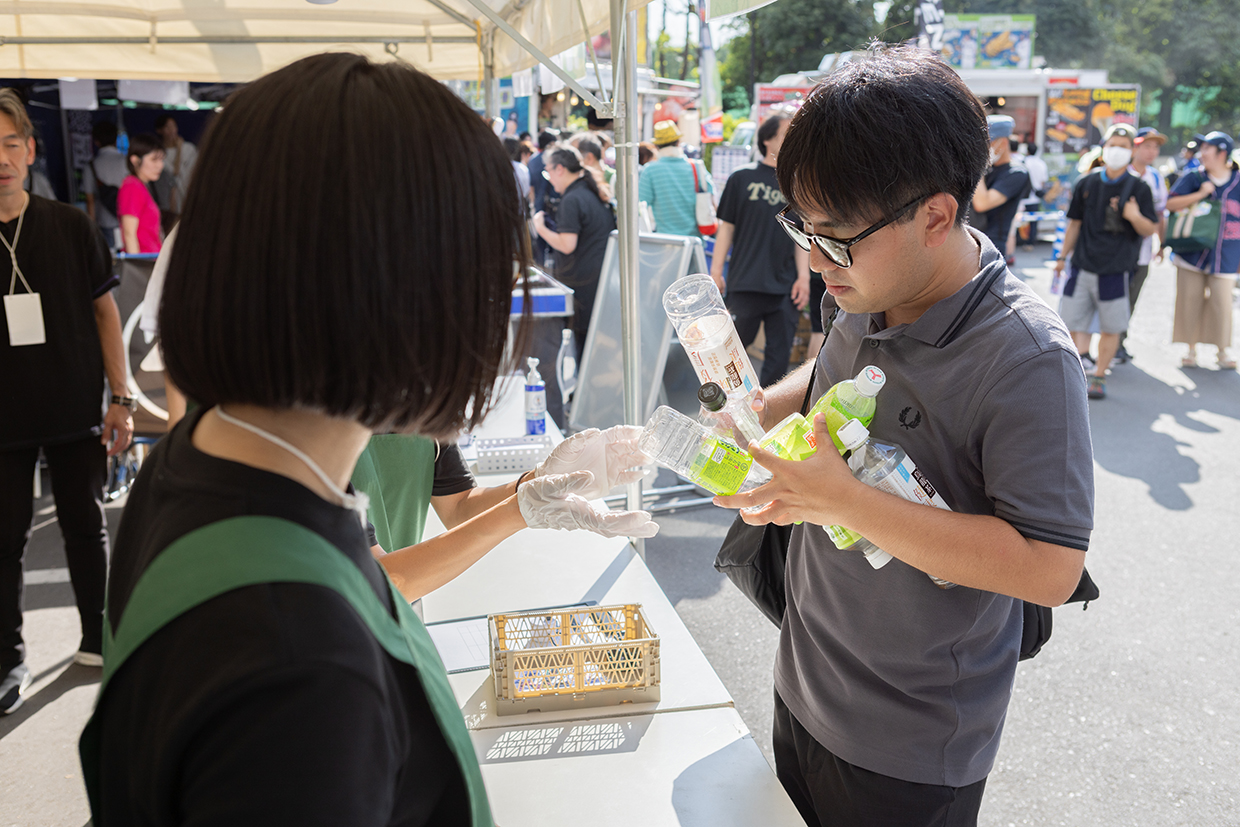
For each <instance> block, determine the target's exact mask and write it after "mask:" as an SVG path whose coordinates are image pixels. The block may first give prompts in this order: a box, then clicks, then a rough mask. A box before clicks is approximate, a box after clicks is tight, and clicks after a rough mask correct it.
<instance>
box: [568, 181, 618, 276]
mask: <svg viewBox="0 0 1240 827" xmlns="http://www.w3.org/2000/svg"><path fill="white" fill-rule="evenodd" d="M585 174H586V175H589V174H590V173H589V172H588V171H587V172H586V173H585ZM555 223H556V232H560V233H576V234H577V248H576V249H575V250H573V251H572V252H571V253H568V254H564V253H561V252H558V251H557V252H556V254H555V277H556V278H557V279H559V280H560V281H562V282H564V283H565V284H567V285H568V286H569V287H572V288H579V287H586V288H589V292H590V294H591V295H593V292H594V288H595V287H596V286H597V285H598V277H599V273H601V272H602V270H603V254H604V253H606V252H607V237H608V236H609V235H611V231H612V230H614V229H616V216H615V215H614V214H613V213H612V211H611V208H610V207H608V206H607V205H606V204H604V203H603V202H602V200H600V199H599V197H598V196H597V195H595V194H594V192H593V191H591V190H590V188H589V187H588V186H587V185H586V182H585V181H584V180H583V179H578V180H576V181H574V182H573V183H572V184H569V186H568V189H566V190H564V197H563V198H561V199H560V206H559V208H558V210H557V211H556V217H555Z"/></svg>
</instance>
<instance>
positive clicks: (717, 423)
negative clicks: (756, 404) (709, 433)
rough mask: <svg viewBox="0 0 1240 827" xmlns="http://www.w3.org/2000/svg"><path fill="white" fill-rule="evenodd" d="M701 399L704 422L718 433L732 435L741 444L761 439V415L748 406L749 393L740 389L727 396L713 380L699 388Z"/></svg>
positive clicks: (729, 436)
mask: <svg viewBox="0 0 1240 827" xmlns="http://www.w3.org/2000/svg"><path fill="white" fill-rule="evenodd" d="M698 401H699V402H701V403H702V409H703V410H702V413H701V416H700V417H699V419H700V421H701V423H702V424H703V425H705V426H706V427H707V428H711V429H713V430H714V431H715V433H717V434H719V435H721V436H726V437H728V438H730V439H733V440H734V441H735V442H736V444H737V445H739V446H740V447H741V448H748V447H749V443H750V442H755V441H757V440H760V439H762V433H763V431H762V425H761V423H759V422H758V415H757V414H756V413H754V410H753V408H751V407H750V406H749V397H748V396H745V395H742V394H741V393H740V392H739V391H738V392H737V393H736V394H735V395H734V396H728V395H727V394H726V393H724V391H723V388H721V387H719V386H718V385H717V384H715V383H714V382H707V383H706V384H705V385H703V386H702V387H700V388H698Z"/></svg>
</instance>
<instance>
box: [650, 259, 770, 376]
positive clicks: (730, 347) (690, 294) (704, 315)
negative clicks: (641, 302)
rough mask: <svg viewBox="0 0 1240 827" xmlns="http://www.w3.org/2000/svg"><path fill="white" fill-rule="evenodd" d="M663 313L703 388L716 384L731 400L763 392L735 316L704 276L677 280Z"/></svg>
mask: <svg viewBox="0 0 1240 827" xmlns="http://www.w3.org/2000/svg"><path fill="white" fill-rule="evenodd" d="M663 309H664V311H666V312H667V318H668V319H670V320H671V322H672V326H673V327H675V328H676V336H677V338H679V339H680V344H681V346H682V347H683V348H684V349H685V353H687V354H688V356H689V361H690V362H691V363H692V364H693V369H694V370H695V371H697V375H698V381H699V382H701V383H702V384H705V383H707V382H714V383H715V384H716V385H718V386H719V387H721V388H723V389H724V391H726V392H727V394H728V396H729V397H730V396H732V395H733V393H734V392H735V391H737V389H742V390H743V392H744V394H745V395H747V396H749V395H752V394H753V393H754V391H757V390H758V389H759V388H760V385H759V384H758V374H757V373H756V372H755V371H754V369H753V365H752V364H751V363H750V361H749V354H747V353H745V348H743V347H741V340H740V337H739V336H738V335H737V334H736V326H735V325H734V324H732V314H731V313H729V312H728V308H727V305H725V304H724V303H723V296H721V295H719V288H718V287H716V286H715V282H714V280H713V279H712V278H711V277H710V276H708V275H706V274H705V273H697V274H694V275H691V276H685V277H684V278H681V279H677V280H676V281H674V282H672V286H671V287H669V288H667V291H666V292H665V293H664V294H663Z"/></svg>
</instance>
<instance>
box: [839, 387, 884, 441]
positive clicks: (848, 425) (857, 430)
mask: <svg viewBox="0 0 1240 827" xmlns="http://www.w3.org/2000/svg"><path fill="white" fill-rule="evenodd" d="M880 375H881V371H880ZM879 387H882V386H881V385H880V386H879ZM836 436H838V437H839V438H840V442H841V443H843V445H844V447H845V448H847V449H848V450H849V451H855V450H857V449H858V448H860V447H861V446H862V445H864V444H865V441H866V440H867V439H869V438H870V429H869V428H867V427H865V426H864V425H862V424H861V420H860V419H850V420H848V421H847V422H845V423H844V424H843V425H841V426H840V429H839V430H838V431H836Z"/></svg>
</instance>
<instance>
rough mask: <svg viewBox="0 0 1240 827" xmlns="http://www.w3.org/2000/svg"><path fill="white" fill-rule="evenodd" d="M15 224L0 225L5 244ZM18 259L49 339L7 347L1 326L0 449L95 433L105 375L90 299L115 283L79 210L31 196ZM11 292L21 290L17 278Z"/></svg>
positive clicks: (0, 254)
mask: <svg viewBox="0 0 1240 827" xmlns="http://www.w3.org/2000/svg"><path fill="white" fill-rule="evenodd" d="M16 230H17V219H13V220H12V221H10V222H8V223H7V224H5V223H0V233H3V234H4V238H5V239H6V240H7V241H8V242H9V243H12V241H13V234H14V232H15V231H16ZM8 252H9V251H8V249H7V248H4V247H3V246H2V245H0V261H3V262H4V264H3V265H2V266H0V271H3V272H4V274H5V279H4V281H5V283H4V290H3V292H4V293H5V294H7V293H8V292H9V284H8V282H9V280H10V279H11V278H12V268H11V266H10V265H9V256H8ZM17 264H18V266H19V267H21V271H22V274H23V275H24V276H25V277H26V281H28V282H29V283H30V289H31V290H33V291H34V292H36V293H38V294H39V301H40V302H41V303H42V305H43V328H44V330H45V332H46V335H47V342H46V343H44V344H41V345H24V346H21V347H13V346H11V345H10V344H9V338H8V327H7V324H6V325H5V327H4V330H3V331H0V376H3V377H4V383H5V385H6V386H7V387H8V390H9V392H8V394H7V395H6V397H5V402H4V403H3V404H0V450H6V449H11V448H24V447H29V446H32V445H54V444H56V443H58V442H68V441H71V440H75V439H83V438H85V437H88V436H90V435H91V434H92V433H94V434H95V435H98V434H99V433H101V430H100V427H101V423H102V422H103V408H102V403H103V379H104V375H103V351H102V350H101V349H100V347H99V329H98V327H97V326H96V325H95V305H94V301H95V299H97V298H99V297H100V296H102V295H103V294H104V293H106V292H108V290H110V289H112V288H113V287H115V286H116V285H117V284H118V283H119V281H120V279H119V278H118V277H117V276H115V275H114V274H113V273H112V260H111V257H110V256H109V254H108V251H107V248H106V247H104V245H103V236H101V235H100V234H99V230H98V229H96V227H95V225H94V222H92V221H91V220H90V218H89V217H88V216H87V215H86V213H84V212H82V211H81V210H78V209H74V208H73V207H70V206H69V205H68V204H61V203H59V202H56V201H48V200H47V199H45V198H40V197H39V196H37V195H31V196H30V205H29V206H28V207H26V215H25V218H24V219H23V220H22V234H21V237H20V238H19V239H18V240H17ZM14 292H15V293H25V292H26V289H25V287H24V286H23V285H22V282H21V279H18V280H17V286H16V288H15V290H14ZM113 392H114V393H124V388H116V389H114V390H113Z"/></svg>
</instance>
